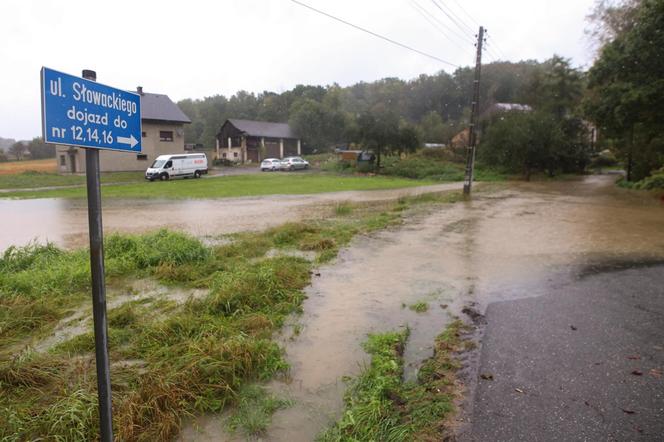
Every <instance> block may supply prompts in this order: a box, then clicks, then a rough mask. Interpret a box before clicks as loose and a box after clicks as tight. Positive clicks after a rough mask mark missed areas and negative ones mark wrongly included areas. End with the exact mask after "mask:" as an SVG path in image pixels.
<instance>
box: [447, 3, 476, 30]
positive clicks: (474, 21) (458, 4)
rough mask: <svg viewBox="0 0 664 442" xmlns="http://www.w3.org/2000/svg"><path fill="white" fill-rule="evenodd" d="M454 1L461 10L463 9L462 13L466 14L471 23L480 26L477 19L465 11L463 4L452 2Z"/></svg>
mask: <svg viewBox="0 0 664 442" xmlns="http://www.w3.org/2000/svg"><path fill="white" fill-rule="evenodd" d="M452 1H453V2H454V3H455V4H456V5H457V6H458V7H459V9H461V11H462V12H463V13H464V14H466V17H468V18H469V19H470V21H472V22H473V23H475V24H476V25H477V26H479V25H480V24H479V22H478V21H477V20H475V19H474V18H473V16H472V15H470V14H469V13H468V11H466V10H465V9H464V7H463V6H461V3H459V2H458V1H457V0H452Z"/></svg>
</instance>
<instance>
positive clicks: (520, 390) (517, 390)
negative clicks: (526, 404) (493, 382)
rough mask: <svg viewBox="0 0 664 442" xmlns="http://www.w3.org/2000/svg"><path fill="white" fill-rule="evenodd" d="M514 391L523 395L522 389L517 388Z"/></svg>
mask: <svg viewBox="0 0 664 442" xmlns="http://www.w3.org/2000/svg"><path fill="white" fill-rule="evenodd" d="M514 391H516V392H517V393H521V394H523V390H522V389H520V388H515V389H514Z"/></svg>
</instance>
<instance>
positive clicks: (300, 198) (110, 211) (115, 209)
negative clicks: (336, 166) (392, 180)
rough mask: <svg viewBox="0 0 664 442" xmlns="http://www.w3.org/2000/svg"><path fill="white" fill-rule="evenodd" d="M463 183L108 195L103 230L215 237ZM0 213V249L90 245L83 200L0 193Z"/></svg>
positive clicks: (325, 214) (0, 250)
mask: <svg viewBox="0 0 664 442" xmlns="http://www.w3.org/2000/svg"><path fill="white" fill-rule="evenodd" d="M458 188H460V184H459V183H448V184H438V185H433V186H422V187H415V188H408V189H391V190H370V191H349V192H332V193H321V194H313V195H268V196H262V197H242V198H224V199H211V200H121V199H107V200H104V201H103V212H104V213H103V215H104V233H106V234H109V233H111V232H122V233H142V232H147V231H150V230H156V229H159V228H169V229H177V230H182V231H185V232H189V233H191V234H193V235H196V236H198V237H214V236H218V235H220V234H225V233H237V232H243V231H251V230H264V229H267V228H269V227H274V226H278V225H280V224H284V223H287V222H293V221H299V220H301V219H304V218H307V219H311V218H316V217H325V216H328V215H329V207H328V206H329V205H330V204H334V203H335V202H339V201H353V202H364V201H381V200H390V199H397V198H399V197H400V196H403V195H418V194H421V193H426V192H436V191H438V192H440V191H446V190H452V189H458ZM0 196H1V195H0ZM322 208H324V209H325V210H321V209H322ZM0 213H1V214H2V216H1V217H0V252H2V251H3V250H5V249H6V248H8V247H9V246H11V245H16V246H21V245H25V244H28V243H29V242H30V241H39V242H46V241H51V242H54V243H56V244H57V245H59V246H62V247H66V248H71V247H80V246H86V245H87V244H88V215H87V203H86V201H85V200H84V199H78V200H77V199H59V198H50V199H49V198H46V199H32V200H10V199H2V198H0Z"/></svg>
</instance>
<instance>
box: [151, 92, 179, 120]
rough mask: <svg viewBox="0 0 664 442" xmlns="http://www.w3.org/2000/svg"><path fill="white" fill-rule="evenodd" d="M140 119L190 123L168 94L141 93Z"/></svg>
mask: <svg viewBox="0 0 664 442" xmlns="http://www.w3.org/2000/svg"><path fill="white" fill-rule="evenodd" d="M141 119H142V120H158V121H171V122H175V123H191V120H190V119H189V117H187V116H186V115H185V114H184V112H182V110H181V109H180V108H179V107H178V105H177V104H175V103H173V102H172V101H171V99H170V98H168V95H164V94H151V93H147V92H143V93H141Z"/></svg>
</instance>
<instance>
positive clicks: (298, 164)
mask: <svg viewBox="0 0 664 442" xmlns="http://www.w3.org/2000/svg"><path fill="white" fill-rule="evenodd" d="M308 168H309V162H308V161H307V160H303V159H302V158H300V157H287V158H284V159H283V160H281V170H296V169H308Z"/></svg>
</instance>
